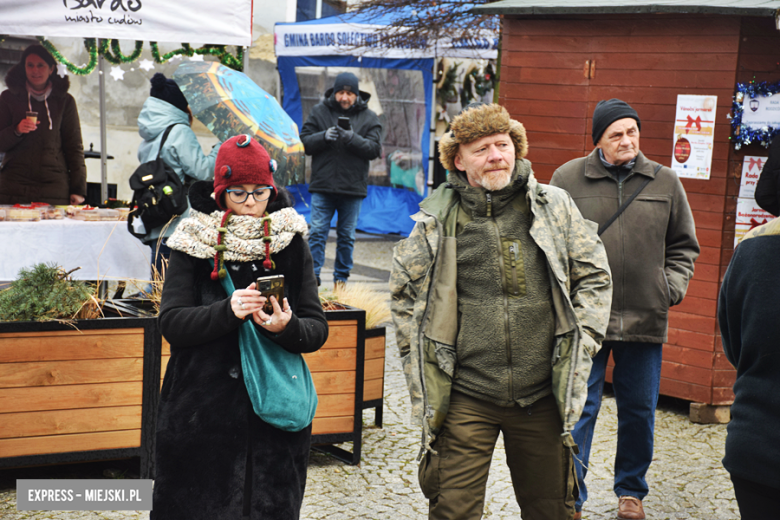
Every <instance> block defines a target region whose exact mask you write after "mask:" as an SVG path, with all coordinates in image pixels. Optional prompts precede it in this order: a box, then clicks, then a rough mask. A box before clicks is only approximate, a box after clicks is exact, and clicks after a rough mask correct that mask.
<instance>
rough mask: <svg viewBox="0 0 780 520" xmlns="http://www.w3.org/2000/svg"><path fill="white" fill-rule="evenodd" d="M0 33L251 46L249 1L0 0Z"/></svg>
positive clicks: (104, 158)
mask: <svg viewBox="0 0 780 520" xmlns="http://www.w3.org/2000/svg"><path fill="white" fill-rule="evenodd" d="M0 34H8V35H20V36H26V35H42V36H45V37H47V38H52V37H71V38H73V37H75V38H103V39H126V40H142V41H154V42H174V43H180V42H187V41H192V40H197V41H199V42H207V43H209V44H212V45H239V46H244V47H248V46H249V45H251V43H252V0H235V1H232V2H213V1H210V0H166V1H165V2H149V1H148V0H112V1H110V2H109V1H106V0H2V3H0ZM98 67H99V69H98V73H99V74H100V77H99V84H100V152H101V184H102V192H101V198H102V199H103V200H104V199H105V198H106V197H107V195H108V194H107V162H106V161H107V150H106V117H105V113H106V108H105V99H106V97H105V75H104V73H103V72H104V71H103V69H104V58H103V57H102V56H100V57H99V61H98Z"/></svg>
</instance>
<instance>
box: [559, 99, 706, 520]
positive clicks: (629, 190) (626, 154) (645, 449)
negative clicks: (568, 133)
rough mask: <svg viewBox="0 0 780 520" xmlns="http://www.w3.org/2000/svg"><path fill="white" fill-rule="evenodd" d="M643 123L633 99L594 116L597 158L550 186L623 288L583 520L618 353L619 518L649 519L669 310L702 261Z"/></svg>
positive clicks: (590, 421) (592, 414)
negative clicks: (602, 251) (572, 208)
mask: <svg viewBox="0 0 780 520" xmlns="http://www.w3.org/2000/svg"><path fill="white" fill-rule="evenodd" d="M641 125H642V124H641V122H640V120H639V115H638V114H637V113H636V111H635V110H634V109H633V108H632V107H631V105H629V104H628V103H626V102H625V101H622V100H620V99H610V100H608V101H600V102H599V103H598V104H597V105H596V109H595V110H594V111H593V145H594V146H595V148H594V149H593V152H591V154H590V155H588V156H587V157H582V158H580V159H574V160H573V161H569V162H568V163H566V164H564V165H563V166H561V167H560V168H559V169H558V170H557V171H556V172H555V173H554V174H553V177H552V180H551V181H550V184H552V185H554V186H558V187H561V188H563V189H565V190H566V191H568V192H569V193H571V196H572V197H573V198H574V202H576V203H577V207H579V209H580V211H581V212H582V214H583V215H584V216H585V218H587V219H589V220H592V221H593V222H596V223H597V224H598V225H599V226H601V227H602V228H603V229H602V230H601V231H602V234H601V237H602V239H603V241H604V247H605V248H606V251H607V256H608V257H609V265H610V267H611V268H612V271H613V273H614V280H615V285H614V298H613V299H612V309H611V312H610V319H609V327H608V328H607V336H606V338H605V340H604V348H603V349H602V350H601V352H599V354H598V355H597V356H596V357H595V358H594V359H593V370H592V372H591V374H590V380H589V381H588V400H587V402H586V404H585V408H584V410H583V412H582V419H581V420H580V422H579V424H577V427H576V428H575V430H574V439H575V441H576V442H577V444H578V445H579V446H580V449H581V450H582V457H581V458H580V461H581V462H582V464H580V462H577V463H576V470H577V477H578V479H579V484H580V486H579V489H580V496H579V498H578V499H577V506H576V508H577V516H576V517H575V518H580V516H581V510H582V504H583V502H585V500H586V499H587V498H588V494H587V489H586V488H585V475H586V474H587V472H588V471H587V467H588V458H589V456H590V444H591V441H592V440H593V429H594V428H595V426H596V418H597V417H598V413H599V408H600V407H601V394H602V391H603V388H604V377H605V375H606V371H607V360H608V359H609V354H610V352H611V353H612V358H613V359H614V360H615V369H614V371H613V372H612V387H613V389H614V391H615V399H616V400H617V407H618V434H617V436H618V444H617V454H616V456H615V483H614V491H615V494H616V495H617V498H618V514H617V517H618V518H621V519H625V520H642V519H644V518H645V512H644V507H643V506H642V500H643V499H644V498H645V496H646V495H647V492H648V486H647V481H646V480H645V474H646V473H647V470H648V468H649V467H650V462H651V461H652V460H653V431H654V426H655V407H656V403H657V402H658V391H659V388H660V383H661V349H662V347H663V343H664V342H665V341H666V339H667V317H668V315H669V307H671V306H673V305H677V304H678V303H680V302H681V301H682V299H683V297H684V296H685V291H686V289H687V288H688V282H689V281H690V279H691V277H692V276H693V262H694V261H695V260H696V257H698V256H699V243H698V242H697V241H696V227H695V225H694V223H693V215H692V213H691V208H690V206H689V205H688V198H687V197H686V196H685V190H684V189H683V185H682V183H681V182H680V179H678V178H677V174H676V173H675V172H674V170H672V169H671V168H664V167H662V166H661V165H660V164H658V163H657V162H654V161H651V160H649V159H648V158H647V157H645V156H644V155H643V154H642V152H641V151H639V132H640V130H641V127H642V126H641ZM635 194H636V198H635V199H634V200H633V201H632V202H630V203H629V205H628V206H626V207H625V209H624V211H623V212H622V213H620V214H619V216H618V217H617V218H616V219H614V220H613V221H612V223H611V224H610V225H609V226H608V227H605V226H606V223H607V222H609V221H610V220H612V217H613V215H615V214H616V212H617V211H618V208H619V207H621V206H622V205H623V204H625V203H626V201H627V200H629V199H630V197H632V196H633V195H635Z"/></svg>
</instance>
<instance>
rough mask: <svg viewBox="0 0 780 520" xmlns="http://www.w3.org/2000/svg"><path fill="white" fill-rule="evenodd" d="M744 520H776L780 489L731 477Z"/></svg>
mask: <svg viewBox="0 0 780 520" xmlns="http://www.w3.org/2000/svg"><path fill="white" fill-rule="evenodd" d="M731 483H732V484H734V494H735V495H736V496H737V504H738V505H739V514H740V516H741V517H742V520H774V519H776V518H777V514H778V513H777V497H779V496H780V489H777V488H773V487H769V486H766V485H764V484H760V483H758V482H753V481H751V480H745V479H744V478H739V477H737V476H734V475H731Z"/></svg>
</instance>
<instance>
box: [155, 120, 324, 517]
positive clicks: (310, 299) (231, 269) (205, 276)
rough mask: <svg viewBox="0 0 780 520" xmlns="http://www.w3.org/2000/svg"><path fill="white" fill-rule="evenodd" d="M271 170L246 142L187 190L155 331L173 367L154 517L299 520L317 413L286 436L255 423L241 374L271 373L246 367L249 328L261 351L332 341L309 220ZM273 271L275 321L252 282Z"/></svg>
mask: <svg viewBox="0 0 780 520" xmlns="http://www.w3.org/2000/svg"><path fill="white" fill-rule="evenodd" d="M274 169H275V162H274V161H272V160H271V159H270V157H269V155H268V153H267V152H266V150H265V149H264V148H263V147H262V146H261V145H260V144H259V143H257V141H255V140H253V139H251V138H250V137H249V136H247V135H242V136H238V137H233V138H231V139H229V140H227V141H225V143H224V144H223V145H222V147H221V148H220V151H219V155H218V156H217V162H216V171H215V180H214V183H213V184H212V183H209V182H196V183H194V184H193V185H192V187H191V188H190V192H189V197H190V204H191V207H192V209H191V211H190V216H189V217H188V218H186V219H184V220H182V222H181V223H180V224H179V226H178V227H177V229H176V231H175V233H174V234H173V236H171V238H170V239H169V240H168V245H169V246H170V248H171V249H172V250H173V251H172V253H171V258H170V266H169V269H168V270H167V272H166V280H165V285H164V288H163V293H162V302H161V307H160V317H159V323H160V329H161V332H162V334H163V336H164V337H165V338H166V339H167V340H168V341H169V342H170V344H171V358H170V361H169V363H168V366H167V369H166V373H165V381H164V383H163V388H162V395H161V398H160V406H159V415H158V419H157V446H156V454H157V455H156V457H157V458H156V466H155V467H156V474H157V477H156V479H155V484H154V509H153V511H152V513H151V518H152V519H166V520H176V519H186V520H197V519H208V520H213V519H217V518H219V519H239V518H242V515H244V517H247V518H252V519H261V518H262V519H266V518H273V519H274V520H287V519H297V518H298V517H299V513H300V508H301V503H302V501H303V494H304V488H305V485H306V470H307V465H308V459H309V444H310V439H311V417H313V413H314V411H313V409H312V410H309V412H310V415H309V416H307V418H306V419H305V421H307V422H306V423H305V424H302V425H300V426H299V427H297V429H296V428H288V429H290V430H292V431H285V430H282V429H280V428H281V426H280V427H275V426H272V425H271V424H270V423H269V422H267V421H266V420H265V419H261V418H260V417H259V416H258V414H260V413H262V412H263V411H264V410H263V408H262V406H260V407H259V409H258V405H257V403H255V402H254V401H253V399H254V397H250V394H249V391H248V390H247V388H248V387H249V388H253V387H252V385H251V384H250V381H251V379H248V376H251V377H254V378H256V379H255V380H257V381H259V382H260V383H262V382H264V381H269V380H271V379H272V378H274V376H275V375H277V371H276V370H275V369H274V368H272V369H270V370H264V371H262V372H254V371H253V372H251V373H250V372H249V371H247V373H244V370H243V368H242V366H243V365H242V362H244V361H245V360H243V359H242V351H244V352H245V351H246V348H247V344H246V342H245V339H244V338H246V333H247V328H249V330H250V332H251V331H254V332H253V333H257V334H258V335H259V336H260V341H261V342H265V345H264V348H265V349H269V350H273V349H279V352H281V351H282V349H284V351H286V352H289V353H294V354H297V353H305V352H313V351H315V350H317V349H319V348H320V347H321V346H322V345H323V344H324V343H325V340H326V339H327V337H328V325H327V321H326V319H325V314H324V312H323V310H322V305H321V304H320V300H319V297H318V294H317V281H316V278H315V277H314V269H313V267H312V259H311V253H310V252H309V247H308V245H307V244H306V240H305V235H306V232H307V226H306V221H305V219H304V218H303V217H302V216H300V215H299V214H298V213H296V212H295V210H294V209H293V208H292V207H291V206H292V202H291V199H290V196H289V195H288V193H287V191H286V190H284V189H283V188H281V189H278V190H277V188H275V187H274V181H273V175H272V173H273V170H274ZM264 216H267V218H266V217H264ZM222 246H224V247H222ZM279 274H281V275H284V295H285V298H284V299H283V300H282V301H276V299H275V298H273V297H271V302H272V304H273V313H270V312H269V313H265V312H263V310H262V305H263V303H264V302H265V300H266V298H265V297H263V296H261V295H260V292H258V291H257V290H255V288H256V284H255V280H256V278H257V277H260V276H268V275H279ZM233 287H235V290H233ZM241 328H242V330H241V331H240V332H239V329H241ZM284 355H285V356H289V354H284ZM293 357H295V356H293ZM297 359H299V360H300V358H299V357H297ZM307 374H308V371H307ZM294 379H297V380H298V381H301V379H298V378H294ZM301 382H302V381H301ZM312 389H313V387H312ZM281 391H282V390H281V388H279V392H280V393H281ZM275 392H276V389H275V388H274V389H272V393H275ZM286 402H287V401H286V400H284V401H283V402H282V403H283V404H284V403H286ZM290 402H291V401H290ZM314 403H316V396H315V397H314ZM315 406H316V405H315ZM263 417H266V416H265V415H263ZM268 421H271V419H268Z"/></svg>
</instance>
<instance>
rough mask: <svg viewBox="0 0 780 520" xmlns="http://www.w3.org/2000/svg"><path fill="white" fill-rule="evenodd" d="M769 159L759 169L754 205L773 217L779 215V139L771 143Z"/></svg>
mask: <svg viewBox="0 0 780 520" xmlns="http://www.w3.org/2000/svg"><path fill="white" fill-rule="evenodd" d="M772 144H773V146H772V147H770V148H769V158H768V159H767V161H766V162H765V163H764V167H763V168H762V169H761V176H760V177H759V178H758V182H757V183H756V194H755V198H756V204H758V205H759V207H760V208H761V209H763V210H764V211H768V212H769V213H771V214H772V215H774V216H778V215H780V182H778V180H780V179H778V178H780V139H777V142H774V141H773V142H772Z"/></svg>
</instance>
